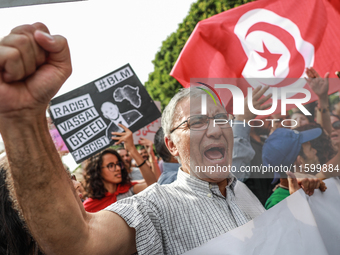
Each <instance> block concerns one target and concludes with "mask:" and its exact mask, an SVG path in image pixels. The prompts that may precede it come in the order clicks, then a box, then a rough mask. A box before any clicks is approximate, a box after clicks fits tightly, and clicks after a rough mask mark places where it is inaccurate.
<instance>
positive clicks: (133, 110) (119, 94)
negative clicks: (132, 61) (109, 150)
mask: <svg viewBox="0 0 340 255" xmlns="http://www.w3.org/2000/svg"><path fill="white" fill-rule="evenodd" d="M49 110H50V116H51V118H52V120H53V122H54V125H55V126H56V128H57V129H58V131H59V133H60V135H61V137H62V138H63V140H64V142H65V144H66V146H67V148H68V149H69V151H70V152H71V154H72V156H73V158H74V160H75V161H76V162H77V163H80V162H82V161H84V160H85V159H87V158H89V157H91V156H92V155H94V154H97V153H98V152H100V151H101V150H103V149H105V148H106V147H109V146H111V145H113V144H114V142H115V141H114V140H112V139H111V137H112V135H111V132H123V129H122V128H121V127H119V126H118V124H119V123H121V124H123V125H124V126H126V127H127V128H129V129H130V130H131V131H132V132H135V131H137V130H139V129H141V128H142V127H144V126H146V125H148V124H149V123H151V122H153V121H154V120H156V119H158V118H159V117H160V116H161V113H160V111H159V110H158V108H157V106H156V105H155V104H154V102H153V101H152V99H151V98H150V96H149V94H148V93H147V91H146V90H145V88H144V86H143V85H142V84H141V82H140V81H139V79H138V77H137V76H136V74H135V73H134V71H133V70H132V68H131V66H130V65H129V64H127V65H125V66H123V67H121V68H119V69H117V70H115V71H113V72H112V73H110V74H108V75H105V76H103V77H101V78H99V79H98V80H95V81H93V82H90V83H88V84H86V85H84V86H82V87H80V88H78V89H75V90H73V91H71V92H69V93H66V94H64V95H62V96H59V97H57V98H54V99H52V101H51V105H50V109H49Z"/></svg>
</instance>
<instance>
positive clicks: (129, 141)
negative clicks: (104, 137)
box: [111, 124, 135, 151]
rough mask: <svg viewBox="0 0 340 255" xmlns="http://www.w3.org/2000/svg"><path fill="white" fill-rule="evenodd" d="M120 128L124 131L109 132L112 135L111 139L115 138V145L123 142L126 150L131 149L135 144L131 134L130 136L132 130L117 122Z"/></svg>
mask: <svg viewBox="0 0 340 255" xmlns="http://www.w3.org/2000/svg"><path fill="white" fill-rule="evenodd" d="M118 125H119V126H120V127H121V128H123V129H124V131H125V132H123V133H121V132H112V133H111V134H112V135H113V136H112V140H117V142H115V145H118V144H120V143H124V148H125V149H126V150H127V151H131V150H132V149H133V148H135V145H134V144H133V136H132V132H131V130H130V129H128V128H127V127H125V126H124V125H122V124H118Z"/></svg>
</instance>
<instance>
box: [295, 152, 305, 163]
mask: <svg viewBox="0 0 340 255" xmlns="http://www.w3.org/2000/svg"><path fill="white" fill-rule="evenodd" d="M304 162H305V161H304V159H303V157H301V156H300V155H298V156H297V158H296V160H295V164H296V165H297V166H301V165H303V164H304Z"/></svg>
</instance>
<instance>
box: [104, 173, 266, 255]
mask: <svg viewBox="0 0 340 255" xmlns="http://www.w3.org/2000/svg"><path fill="white" fill-rule="evenodd" d="M226 189H227V196H226V197H224V196H223V195H222V194H221V192H220V190H219V187H218V185H217V184H214V183H209V182H206V181H203V180H200V179H197V178H195V177H192V176H190V175H189V174H187V173H184V172H183V171H181V170H179V171H178V176H177V181H175V182H173V183H171V184H169V185H159V184H157V183H155V184H153V185H151V186H150V187H148V188H147V189H145V190H144V191H142V192H141V193H139V194H137V195H135V196H133V197H129V198H126V199H123V200H120V201H117V202H116V203H114V204H112V205H110V206H109V207H107V208H106V209H105V210H109V211H113V212H115V213H117V214H119V215H120V216H121V217H122V218H123V219H124V220H125V221H126V223H127V224H128V225H129V226H130V227H132V228H135V230H136V246H137V251H138V254H140V255H141V254H148V255H151V254H182V253H184V252H186V251H188V250H191V249H193V248H195V247H197V246H200V245H202V244H204V243H206V242H207V241H209V240H210V239H212V238H215V237H217V236H219V235H221V234H224V233H226V232H227V231H230V230H232V229H234V228H236V227H239V226H241V225H243V224H245V223H247V222H248V221H249V220H251V219H253V218H255V217H256V216H258V215H260V214H261V213H262V212H264V211H265V210H264V208H263V206H262V205H261V203H260V202H259V201H258V199H257V198H256V197H255V196H254V194H253V193H252V192H251V191H250V190H249V189H248V188H247V187H246V186H245V185H244V184H243V183H241V182H239V181H237V180H236V178H235V177H232V178H231V179H230V181H228V186H227V187H226ZM113 231H114V230H113Z"/></svg>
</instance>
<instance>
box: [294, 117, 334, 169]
mask: <svg viewBox="0 0 340 255" xmlns="http://www.w3.org/2000/svg"><path fill="white" fill-rule="evenodd" d="M313 128H321V129H322V127H321V125H320V124H318V123H315V122H312V123H309V124H306V125H303V126H301V127H298V128H296V129H295V130H297V131H305V130H309V129H313ZM310 144H311V146H312V147H313V148H314V149H316V155H317V156H318V158H319V161H320V164H326V163H327V162H328V161H329V160H330V159H331V158H333V157H334V156H335V154H336V151H335V150H334V148H333V146H332V142H331V139H330V138H329V136H328V135H327V134H326V133H325V131H324V130H323V129H322V133H321V135H320V136H319V137H318V138H315V139H313V140H311V141H310ZM300 153H302V154H299V155H301V156H304V154H303V149H302V148H301V151H300Z"/></svg>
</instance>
